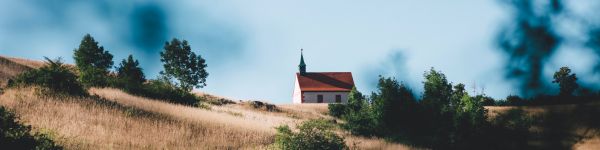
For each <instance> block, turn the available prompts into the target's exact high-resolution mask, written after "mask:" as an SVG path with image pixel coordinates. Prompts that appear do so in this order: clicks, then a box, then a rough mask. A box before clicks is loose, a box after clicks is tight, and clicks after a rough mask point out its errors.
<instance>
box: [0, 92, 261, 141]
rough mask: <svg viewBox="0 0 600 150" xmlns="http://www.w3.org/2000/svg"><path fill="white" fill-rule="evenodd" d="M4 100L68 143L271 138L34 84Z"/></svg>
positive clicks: (24, 117) (4, 96) (2, 101)
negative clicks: (39, 89)
mask: <svg viewBox="0 0 600 150" xmlns="http://www.w3.org/2000/svg"><path fill="white" fill-rule="evenodd" d="M0 105H3V106H6V107H7V108H9V109H11V110H14V111H15V112H16V113H17V114H19V115H20V117H21V119H22V121H23V122H24V123H26V124H29V125H31V126H32V127H33V128H34V130H37V131H45V132H51V133H55V135H56V137H55V139H56V140H57V143H59V144H60V145H64V146H65V148H67V149H166V148H168V149H215V148H218V149H240V148H250V149H254V148H257V147H263V146H265V145H268V144H270V143H272V140H273V137H272V134H270V133H268V132H265V131H260V130H259V131H256V130H247V129H244V128H240V127H237V126H229V125H223V124H220V123H216V122H212V121H205V122H200V121H193V120H187V119H180V118H177V117H173V116H169V115H162V114H157V113H153V112H149V111H144V110H140V109H137V108H135V107H127V106H121V105H120V104H118V103H109V102H102V100H101V99H99V98H83V97H48V96H41V95H40V94H36V88H20V89H8V90H7V91H6V92H5V93H4V94H2V95H1V96H0ZM155 109H159V110H160V108H155ZM170 111H178V110H176V109H174V110H170ZM159 112H160V111H159ZM180 113H182V114H183V113H185V112H180Z"/></svg>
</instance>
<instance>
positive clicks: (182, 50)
mask: <svg viewBox="0 0 600 150" xmlns="http://www.w3.org/2000/svg"><path fill="white" fill-rule="evenodd" d="M160 56H161V59H160V60H161V61H162V62H163V67H164V69H165V70H164V72H162V71H161V75H163V76H165V77H167V78H169V79H171V78H175V79H176V80H177V81H178V82H177V83H176V85H177V86H178V87H179V88H180V89H182V90H184V91H191V90H192V88H194V87H196V88H202V87H204V86H206V77H208V72H206V67H207V65H206V61H205V60H204V59H203V58H202V57H201V56H200V55H196V53H194V52H192V49H191V47H190V45H188V42H187V41H186V40H183V41H179V40H178V39H176V38H173V40H171V42H166V43H165V47H164V50H163V51H162V52H160Z"/></svg>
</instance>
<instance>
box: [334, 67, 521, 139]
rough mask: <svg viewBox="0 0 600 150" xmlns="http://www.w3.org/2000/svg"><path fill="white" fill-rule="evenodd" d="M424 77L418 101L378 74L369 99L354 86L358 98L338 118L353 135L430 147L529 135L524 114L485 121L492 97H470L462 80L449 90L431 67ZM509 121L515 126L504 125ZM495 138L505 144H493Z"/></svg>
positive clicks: (440, 76) (438, 73)
mask: <svg viewBox="0 0 600 150" xmlns="http://www.w3.org/2000/svg"><path fill="white" fill-rule="evenodd" d="M424 76H425V82H423V83H424V86H425V91H424V94H423V99H422V100H421V101H417V100H416V98H415V97H414V96H413V95H412V92H411V90H410V89H409V88H408V87H407V86H405V85H404V84H402V83H399V82H398V81H396V80H395V79H393V78H384V77H380V79H379V83H378V86H377V87H378V89H377V91H376V92H375V93H373V94H371V96H370V97H369V98H368V99H367V98H365V97H364V96H362V95H360V92H358V91H353V92H352V93H358V94H357V95H356V98H355V102H357V103H356V104H350V103H349V104H348V105H347V106H346V107H347V108H346V109H345V110H346V112H345V114H343V115H342V117H341V118H342V119H344V120H345V121H346V123H345V124H342V127H343V128H344V129H346V130H348V131H350V132H351V133H352V134H357V135H365V136H380V137H384V138H386V139H389V140H392V141H398V142H403V143H406V144H410V145H416V146H424V147H428V148H433V149H485V148H489V147H488V146H489V145H494V147H499V148H505V147H508V148H513V149H514V147H511V146H510V144H512V145H515V144H517V148H521V147H520V146H522V145H518V144H520V142H521V141H514V139H511V138H513V137H515V136H519V135H522V134H528V133H527V131H526V129H529V127H530V126H529V125H528V124H526V123H527V122H526V121H527V119H529V117H528V116H519V117H515V116H514V115H513V114H506V115H504V116H503V117H500V118H499V119H500V120H495V119H492V121H490V120H489V119H488V116H487V113H488V112H487V110H486V109H485V108H484V107H483V106H484V104H485V101H488V102H487V103H494V100H493V99H492V98H489V97H487V96H485V95H478V96H475V97H471V96H470V95H469V94H468V93H467V91H466V90H465V86H464V84H457V85H456V86H454V89H452V86H451V84H449V83H448V81H447V80H446V77H445V75H444V74H443V73H441V72H439V71H436V70H433V69H431V70H430V71H429V72H427V73H426V74H425V75H424ZM351 95H352V94H351ZM351 99H353V98H351ZM369 101H371V102H372V103H368V102H369ZM489 101H491V102H489ZM349 102H352V101H350V100H349ZM332 106H333V107H330V111H332V110H333V109H338V108H336V107H337V106H336V105H332ZM350 106H352V107H356V108H359V109H351V107H350ZM340 110H342V109H341V108H340ZM511 122H514V123H515V124H513V125H516V126H517V127H512V126H507V127H505V126H506V124H510V123H511ZM524 129H525V130H524ZM496 131H502V132H496ZM505 137H507V138H505ZM515 139H519V138H515ZM496 141H500V142H502V143H506V144H508V145H501V144H496Z"/></svg>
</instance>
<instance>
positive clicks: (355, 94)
mask: <svg viewBox="0 0 600 150" xmlns="http://www.w3.org/2000/svg"><path fill="white" fill-rule="evenodd" d="M365 103H366V100H365V96H364V95H363V94H362V93H360V91H358V90H357V89H356V87H352V90H350V93H349V94H348V109H350V110H352V111H359V110H361V109H362V107H364V106H365V105H366V104H365Z"/></svg>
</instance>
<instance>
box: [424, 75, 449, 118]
mask: <svg viewBox="0 0 600 150" xmlns="http://www.w3.org/2000/svg"><path fill="white" fill-rule="evenodd" d="M423 76H424V77H425V81H424V82H423V84H424V90H425V91H424V93H423V102H422V103H423V105H425V107H427V108H430V109H434V110H442V109H444V107H445V106H447V104H449V103H450V97H451V94H452V84H450V83H448V80H447V79H446V75H444V74H443V73H441V72H439V71H436V70H435V69H434V68H433V67H432V68H431V69H430V70H429V71H428V72H425V74H424V75H423Z"/></svg>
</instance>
